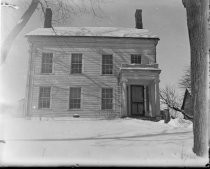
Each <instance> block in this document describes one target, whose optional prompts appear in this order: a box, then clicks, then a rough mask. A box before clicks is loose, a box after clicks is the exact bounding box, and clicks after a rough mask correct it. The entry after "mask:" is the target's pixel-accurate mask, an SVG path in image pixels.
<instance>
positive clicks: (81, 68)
mask: <svg viewBox="0 0 210 169" xmlns="http://www.w3.org/2000/svg"><path fill="white" fill-rule="evenodd" d="M75 55H77V56H78V55H79V56H81V63H73V57H74V56H75ZM73 65H79V66H80V68H79V69H80V72H73V70H77V69H75V68H74V69H73V68H72V67H73ZM82 72H83V55H82V53H72V54H71V68H70V74H82Z"/></svg>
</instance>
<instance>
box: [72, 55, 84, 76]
mask: <svg viewBox="0 0 210 169" xmlns="http://www.w3.org/2000/svg"><path fill="white" fill-rule="evenodd" d="M71 73H82V54H81V53H74V54H72V55H71Z"/></svg>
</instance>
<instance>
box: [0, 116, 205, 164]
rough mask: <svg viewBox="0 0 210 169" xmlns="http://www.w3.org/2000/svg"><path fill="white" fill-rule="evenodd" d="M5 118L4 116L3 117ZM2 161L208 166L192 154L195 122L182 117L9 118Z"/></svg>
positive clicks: (2, 127)
mask: <svg viewBox="0 0 210 169" xmlns="http://www.w3.org/2000/svg"><path fill="white" fill-rule="evenodd" d="M1 119H2V118H1ZM0 130H1V131H0V133H1V136H0V137H1V138H0V139H1V140H2V139H4V140H5V141H6V143H0V149H1V150H0V152H1V157H0V158H1V164H3V165H79V166H83V165H85V166H87V165H91V166H92V165H99V166H101V165H102V166H107V165H108V166H110V165H114V166H205V164H206V163H207V162H208V159H207V158H205V159H203V158H198V157H196V156H195V154H194V153H193V152H192V147H193V133H192V123H191V122H190V121H186V120H183V119H174V120H171V121H170V122H169V123H168V124H165V123H164V122H163V121H159V122H151V121H145V120H139V119H131V118H125V119H114V120H103V119H98V120H97V119H82V118H54V119H47V118H46V119H42V120H40V119H31V120H26V119H23V118H12V119H11V118H8V117H7V118H4V119H3V120H2V121H1V124H0Z"/></svg>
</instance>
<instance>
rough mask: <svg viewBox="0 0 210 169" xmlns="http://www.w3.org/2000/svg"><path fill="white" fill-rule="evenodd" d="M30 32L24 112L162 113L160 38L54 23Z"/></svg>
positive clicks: (134, 31)
mask: <svg viewBox="0 0 210 169" xmlns="http://www.w3.org/2000/svg"><path fill="white" fill-rule="evenodd" d="M26 36H27V38H28V42H29V44H30V51H29V55H30V59H29V71H28V81H27V88H26V89H27V92H26V100H27V108H26V109H27V110H26V116H29V117H30V116H50V117H54V116H73V115H74V114H78V115H79V116H80V117H126V116H139V117H141V116H142V117H145V116H148V117H157V116H159V115H160V99H159V82H160V80H159V75H160V72H161V70H160V69H159V67H158V64H157V59H156V46H157V44H158V41H159V38H158V37H157V36H156V35H153V34H152V33H151V32H149V31H148V30H146V29H137V28H113V27H55V28H38V29H36V30H34V31H32V32H30V33H28V34H27V35H26Z"/></svg>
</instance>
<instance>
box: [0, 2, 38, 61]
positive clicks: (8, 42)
mask: <svg viewBox="0 0 210 169" xmlns="http://www.w3.org/2000/svg"><path fill="white" fill-rule="evenodd" d="M38 4H39V0H32V2H31V4H30V6H29V7H28V9H27V10H26V12H25V13H24V14H23V16H22V17H21V19H20V21H19V22H18V23H17V25H16V26H15V27H14V28H13V29H12V31H11V32H10V33H9V35H8V36H7V37H6V39H5V40H4V42H3V43H2V47H1V64H2V63H3V62H4V61H5V60H6V57H7V54H8V52H9V50H10V48H11V46H12V43H13V42H14V40H15V38H16V37H17V35H18V34H19V33H20V32H21V30H22V29H23V28H24V26H25V25H26V23H27V22H28V20H29V19H30V18H31V16H32V14H33V13H34V11H35V10H36V8H37V6H38Z"/></svg>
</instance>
